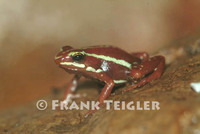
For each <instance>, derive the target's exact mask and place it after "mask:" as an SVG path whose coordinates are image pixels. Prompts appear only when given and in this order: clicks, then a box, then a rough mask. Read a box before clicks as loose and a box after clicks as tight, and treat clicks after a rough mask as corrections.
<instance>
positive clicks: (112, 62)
mask: <svg viewBox="0 0 200 134" xmlns="http://www.w3.org/2000/svg"><path fill="white" fill-rule="evenodd" d="M55 63H56V64H57V65H58V66H59V67H61V68H62V69H64V70H65V71H66V72H68V73H70V74H74V77H73V78H72V80H71V81H70V82H69V84H68V86H67V88H66V90H65V93H64V99H63V102H65V103H68V102H70V101H71V99H72V98H73V94H75V91H76V89H77V85H78V83H79V80H80V78H81V77H82V76H83V77H86V78H89V79H95V80H98V81H100V82H103V83H105V85H104V87H103V89H102V90H101V93H100V95H99V98H98V101H99V104H100V105H101V104H103V102H104V100H106V99H108V97H109V96H110V94H111V91H112V90H113V88H114V86H117V85H122V84H126V83H129V84H131V86H130V87H128V88H126V89H124V90H123V93H124V92H127V91H129V90H132V89H135V88H139V87H141V86H144V85H145V84H147V83H149V82H151V81H153V80H155V79H158V78H159V77H160V76H161V75H162V73H163V71H164V68H165V57H164V56H162V55H156V56H152V57H150V56H149V54H148V53H147V52H134V53H128V52H126V51H125V50H123V49H121V48H118V47H115V46H111V45H100V46H90V47H84V48H78V49H75V48H73V47H71V46H64V47H62V48H61V49H60V51H59V52H58V53H57V55H56V56H55Z"/></svg>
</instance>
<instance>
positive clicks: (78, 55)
mask: <svg viewBox="0 0 200 134" xmlns="http://www.w3.org/2000/svg"><path fill="white" fill-rule="evenodd" d="M83 59H84V55H83V54H81V53H80V54H76V55H73V56H72V60H73V61H82V60H83Z"/></svg>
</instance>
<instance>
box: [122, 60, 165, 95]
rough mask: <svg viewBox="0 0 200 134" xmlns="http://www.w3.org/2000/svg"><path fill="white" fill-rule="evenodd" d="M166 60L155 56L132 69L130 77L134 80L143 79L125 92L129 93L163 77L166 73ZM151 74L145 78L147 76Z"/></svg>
mask: <svg viewBox="0 0 200 134" xmlns="http://www.w3.org/2000/svg"><path fill="white" fill-rule="evenodd" d="M164 66H165V58H164V57H163V56H154V57H152V58H150V59H148V60H146V61H144V62H142V63H141V64H139V65H137V66H134V65H133V67H132V71H131V74H130V76H131V77H132V78H133V79H141V78H143V77H144V78H143V79H141V80H139V82H138V83H136V84H134V85H132V86H131V87H129V88H128V89H125V90H124V91H123V92H126V91H129V90H131V89H134V88H136V87H141V86H143V85H145V84H147V83H148V82H150V81H153V80H155V79H157V78H159V77H160V76H161V74H162V73H163V71H164ZM147 74H149V75H148V76H146V77H145V75H147Z"/></svg>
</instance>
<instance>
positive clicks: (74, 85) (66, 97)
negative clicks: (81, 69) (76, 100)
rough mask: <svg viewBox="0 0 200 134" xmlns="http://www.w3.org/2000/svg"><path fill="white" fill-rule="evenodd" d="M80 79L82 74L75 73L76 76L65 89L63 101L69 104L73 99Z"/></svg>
mask: <svg viewBox="0 0 200 134" xmlns="http://www.w3.org/2000/svg"><path fill="white" fill-rule="evenodd" d="M79 79H80V76H79V75H75V76H74V78H73V79H72V80H71V81H70V82H69V84H68V85H67V88H66V90H65V94H64V98H63V101H62V102H63V103H65V104H67V103H69V102H70V101H71V100H72V98H73V94H74V92H75V90H76V88H77V85H78V81H79Z"/></svg>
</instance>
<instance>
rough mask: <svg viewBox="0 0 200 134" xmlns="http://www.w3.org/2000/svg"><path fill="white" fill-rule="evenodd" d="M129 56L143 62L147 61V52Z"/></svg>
mask: <svg viewBox="0 0 200 134" xmlns="http://www.w3.org/2000/svg"><path fill="white" fill-rule="evenodd" d="M131 55H132V56H135V57H137V58H139V59H140V60H141V61H143V62H144V61H147V60H148V59H149V54H148V53H147V52H136V53H131Z"/></svg>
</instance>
